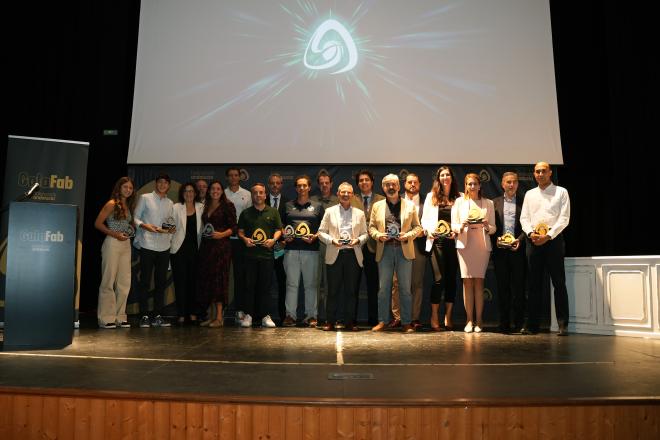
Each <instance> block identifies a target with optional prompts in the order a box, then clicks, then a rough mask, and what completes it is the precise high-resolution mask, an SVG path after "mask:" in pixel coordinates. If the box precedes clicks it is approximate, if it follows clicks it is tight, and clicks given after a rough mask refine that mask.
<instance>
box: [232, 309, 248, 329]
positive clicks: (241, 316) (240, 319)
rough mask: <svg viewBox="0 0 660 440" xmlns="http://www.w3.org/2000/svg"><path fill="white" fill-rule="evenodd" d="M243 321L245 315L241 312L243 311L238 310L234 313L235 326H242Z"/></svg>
mask: <svg viewBox="0 0 660 440" xmlns="http://www.w3.org/2000/svg"><path fill="white" fill-rule="evenodd" d="M244 319H245V313H244V312H243V310H239V311H238V312H236V319H235V320H234V322H235V323H236V325H238V326H240V325H243V320H244Z"/></svg>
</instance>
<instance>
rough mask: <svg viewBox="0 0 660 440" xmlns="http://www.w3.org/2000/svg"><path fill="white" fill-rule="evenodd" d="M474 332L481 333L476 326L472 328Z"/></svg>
mask: <svg viewBox="0 0 660 440" xmlns="http://www.w3.org/2000/svg"><path fill="white" fill-rule="evenodd" d="M474 332H475V333H481V327H479V326H478V325H475V326H474Z"/></svg>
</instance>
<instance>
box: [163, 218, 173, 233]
mask: <svg viewBox="0 0 660 440" xmlns="http://www.w3.org/2000/svg"><path fill="white" fill-rule="evenodd" d="M175 226H176V224H175V223H174V217H172V216H169V217H167V218H166V219H165V220H163V224H162V225H161V228H163V229H165V230H166V231H171V230H172V229H174V227H175Z"/></svg>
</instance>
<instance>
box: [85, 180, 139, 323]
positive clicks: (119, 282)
mask: <svg viewBox="0 0 660 440" xmlns="http://www.w3.org/2000/svg"><path fill="white" fill-rule="evenodd" d="M134 188H135V185H134V184H133V181H132V180H131V178H130V177H122V178H120V179H119V180H117V182H116V183H115V186H114V188H113V189H112V194H111V195H110V200H108V201H107V202H106V204H105V205H103V208H101V212H99V215H98V216H97V217H96V221H95V222H94V227H96V229H98V230H99V231H101V232H103V233H104V234H105V235H106V237H105V240H104V241H103V246H102V247H101V272H102V277H101V285H100V286H99V301H98V306H97V313H96V314H97V318H98V323H99V327H100V328H106V329H110V328H117V327H122V328H127V327H130V324H129V323H128V320H127V316H126V299H127V298H128V292H129V291H130V289H131V241H130V238H131V237H132V236H133V234H134V226H133V210H134V209H135V192H134Z"/></svg>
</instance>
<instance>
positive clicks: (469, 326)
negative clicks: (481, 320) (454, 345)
mask: <svg viewBox="0 0 660 440" xmlns="http://www.w3.org/2000/svg"><path fill="white" fill-rule="evenodd" d="M473 329H474V327H472V323H471V322H468V323H467V325H466V326H465V328H464V329H463V330H464V331H465V333H472V330H473Z"/></svg>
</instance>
